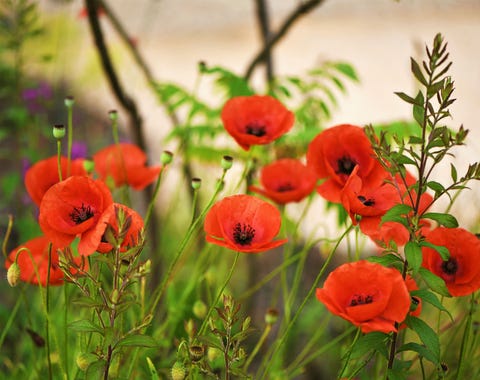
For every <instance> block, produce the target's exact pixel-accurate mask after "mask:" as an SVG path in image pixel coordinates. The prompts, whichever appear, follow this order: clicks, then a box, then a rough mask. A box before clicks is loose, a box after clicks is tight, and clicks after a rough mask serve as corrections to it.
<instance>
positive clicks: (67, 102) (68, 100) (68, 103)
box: [65, 96, 75, 108]
mask: <svg viewBox="0 0 480 380" xmlns="http://www.w3.org/2000/svg"><path fill="white" fill-rule="evenodd" d="M74 104H75V99H74V98H73V96H67V97H66V98H65V105H66V106H67V107H68V108H71V107H73V105H74Z"/></svg>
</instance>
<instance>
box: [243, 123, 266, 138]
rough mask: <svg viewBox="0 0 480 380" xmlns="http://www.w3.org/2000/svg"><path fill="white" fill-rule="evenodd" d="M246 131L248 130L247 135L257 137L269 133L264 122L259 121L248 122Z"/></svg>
mask: <svg viewBox="0 0 480 380" xmlns="http://www.w3.org/2000/svg"><path fill="white" fill-rule="evenodd" d="M245 132H247V135H253V136H256V137H262V136H265V135H266V134H267V132H266V130H265V125H263V124H258V123H251V124H248V125H247V126H246V127H245Z"/></svg>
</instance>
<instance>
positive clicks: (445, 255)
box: [420, 240, 450, 261]
mask: <svg viewBox="0 0 480 380" xmlns="http://www.w3.org/2000/svg"><path fill="white" fill-rule="evenodd" d="M420 245H421V246H422V247H429V248H432V249H434V250H435V251H437V252H438V253H439V255H440V256H441V257H442V259H443V260H444V261H446V260H448V259H449V258H450V251H449V250H448V248H447V247H444V246H442V245H436V244H432V243H430V242H429V241H426V240H423V241H422V242H421V243H420Z"/></svg>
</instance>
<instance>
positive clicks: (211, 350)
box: [207, 347, 222, 362]
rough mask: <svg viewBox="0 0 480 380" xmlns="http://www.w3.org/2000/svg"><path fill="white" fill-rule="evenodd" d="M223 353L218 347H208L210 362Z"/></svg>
mask: <svg viewBox="0 0 480 380" xmlns="http://www.w3.org/2000/svg"><path fill="white" fill-rule="evenodd" d="M221 354H222V351H220V349H218V348H217V347H208V350H207V358H208V361H209V362H213V361H214V360H215V359H216V358H218V357H219V356H220V355H221Z"/></svg>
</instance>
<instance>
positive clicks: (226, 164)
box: [222, 156, 233, 170]
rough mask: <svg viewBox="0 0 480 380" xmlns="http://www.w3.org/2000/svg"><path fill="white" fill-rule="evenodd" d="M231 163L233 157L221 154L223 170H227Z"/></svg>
mask: <svg viewBox="0 0 480 380" xmlns="http://www.w3.org/2000/svg"><path fill="white" fill-rule="evenodd" d="M232 165H233V158H232V157H230V156H223V158H222V169H223V170H228V169H230V168H231V167H232Z"/></svg>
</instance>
